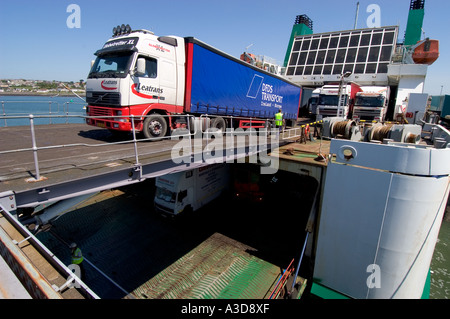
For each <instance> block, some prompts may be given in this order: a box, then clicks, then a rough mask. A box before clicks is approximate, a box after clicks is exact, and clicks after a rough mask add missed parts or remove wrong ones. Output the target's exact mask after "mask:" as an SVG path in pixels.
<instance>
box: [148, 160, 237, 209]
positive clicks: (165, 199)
mask: <svg viewBox="0 0 450 319" xmlns="http://www.w3.org/2000/svg"><path fill="white" fill-rule="evenodd" d="M155 185H156V193H155V199H154V203H155V210H156V211H157V212H159V213H161V214H162V215H164V216H176V215H178V214H180V213H182V212H191V211H196V210H198V209H199V208H201V207H203V206H204V205H206V204H208V203H210V202H211V201H213V200H214V199H216V198H218V197H219V196H220V195H221V194H222V193H223V191H225V190H226V189H227V188H228V185H229V168H228V165H226V164H213V165H208V166H204V167H200V168H196V169H193V170H189V171H183V172H179V173H174V174H168V175H164V176H159V177H157V178H156V181H155Z"/></svg>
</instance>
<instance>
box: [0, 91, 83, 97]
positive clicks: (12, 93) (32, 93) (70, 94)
mask: <svg viewBox="0 0 450 319" xmlns="http://www.w3.org/2000/svg"><path fill="white" fill-rule="evenodd" d="M78 95H79V96H81V97H84V98H85V97H86V95H85V94H78ZM1 96H48V97H56V96H62V97H71V96H73V97H77V96H76V95H75V94H73V93H59V94H55V93H38V92H20V93H19V92H0V97H1Z"/></svg>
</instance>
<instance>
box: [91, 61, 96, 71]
mask: <svg viewBox="0 0 450 319" xmlns="http://www.w3.org/2000/svg"><path fill="white" fill-rule="evenodd" d="M94 63H95V60H91V69H92V67H93V66H94Z"/></svg>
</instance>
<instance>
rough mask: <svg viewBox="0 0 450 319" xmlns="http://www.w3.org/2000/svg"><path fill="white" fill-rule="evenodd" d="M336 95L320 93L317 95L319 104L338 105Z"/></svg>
mask: <svg viewBox="0 0 450 319" xmlns="http://www.w3.org/2000/svg"><path fill="white" fill-rule="evenodd" d="M338 101H339V99H338V96H337V95H324V94H321V95H320V96H319V105H332V106H337V105H338Z"/></svg>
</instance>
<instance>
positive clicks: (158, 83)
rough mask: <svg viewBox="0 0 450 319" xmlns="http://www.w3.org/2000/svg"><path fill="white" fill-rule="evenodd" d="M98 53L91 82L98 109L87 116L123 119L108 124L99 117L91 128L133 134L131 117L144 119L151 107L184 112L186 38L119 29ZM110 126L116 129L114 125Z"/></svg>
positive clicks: (92, 99)
mask: <svg viewBox="0 0 450 319" xmlns="http://www.w3.org/2000/svg"><path fill="white" fill-rule="evenodd" d="M95 55H96V56H97V58H96V60H95V61H94V63H93V65H92V67H91V70H90V72H89V75H88V79H87V81H86V100H87V102H88V104H89V105H92V106H96V107H95V108H92V109H91V111H92V112H89V109H88V112H87V113H88V114H89V115H90V116H111V120H113V119H114V118H113V116H118V117H117V118H116V119H115V120H116V121H115V122H116V123H108V122H107V121H106V122H105V121H103V120H102V121H98V123H95V122H96V119H95V118H93V119H88V121H92V122H93V123H88V124H91V125H96V126H99V127H106V128H110V129H121V130H128V131H130V130H131V129H132V128H131V124H130V121H129V120H128V119H127V118H125V116H127V115H130V114H133V115H135V116H139V115H141V116H144V115H145V114H147V113H148V112H149V108H158V105H161V104H162V105H164V107H165V109H167V105H170V109H171V111H172V112H174V113H177V112H179V113H181V112H182V111H183V102H184V87H185V85H184V81H185V76H184V74H185V66H184V63H185V44H184V38H182V37H177V36H165V37H157V36H155V35H154V34H153V32H151V31H148V30H134V31H131V29H130V28H129V27H128V28H127V27H125V28H120V27H118V28H114V36H113V37H112V38H110V39H109V40H108V41H107V42H106V43H105V45H104V46H103V48H102V49H100V50H98V51H97V52H96V53H95ZM102 106H104V107H105V108H104V109H102V108H101V107H102ZM88 107H89V106H88ZM130 107H133V112H130ZM112 108H117V110H116V111H115V110H114V109H112ZM119 109H120V110H119ZM94 110H95V111H94ZM120 116H123V118H120ZM117 122H119V123H117ZM109 124H111V125H114V126H111V127H108V125H109Z"/></svg>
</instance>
